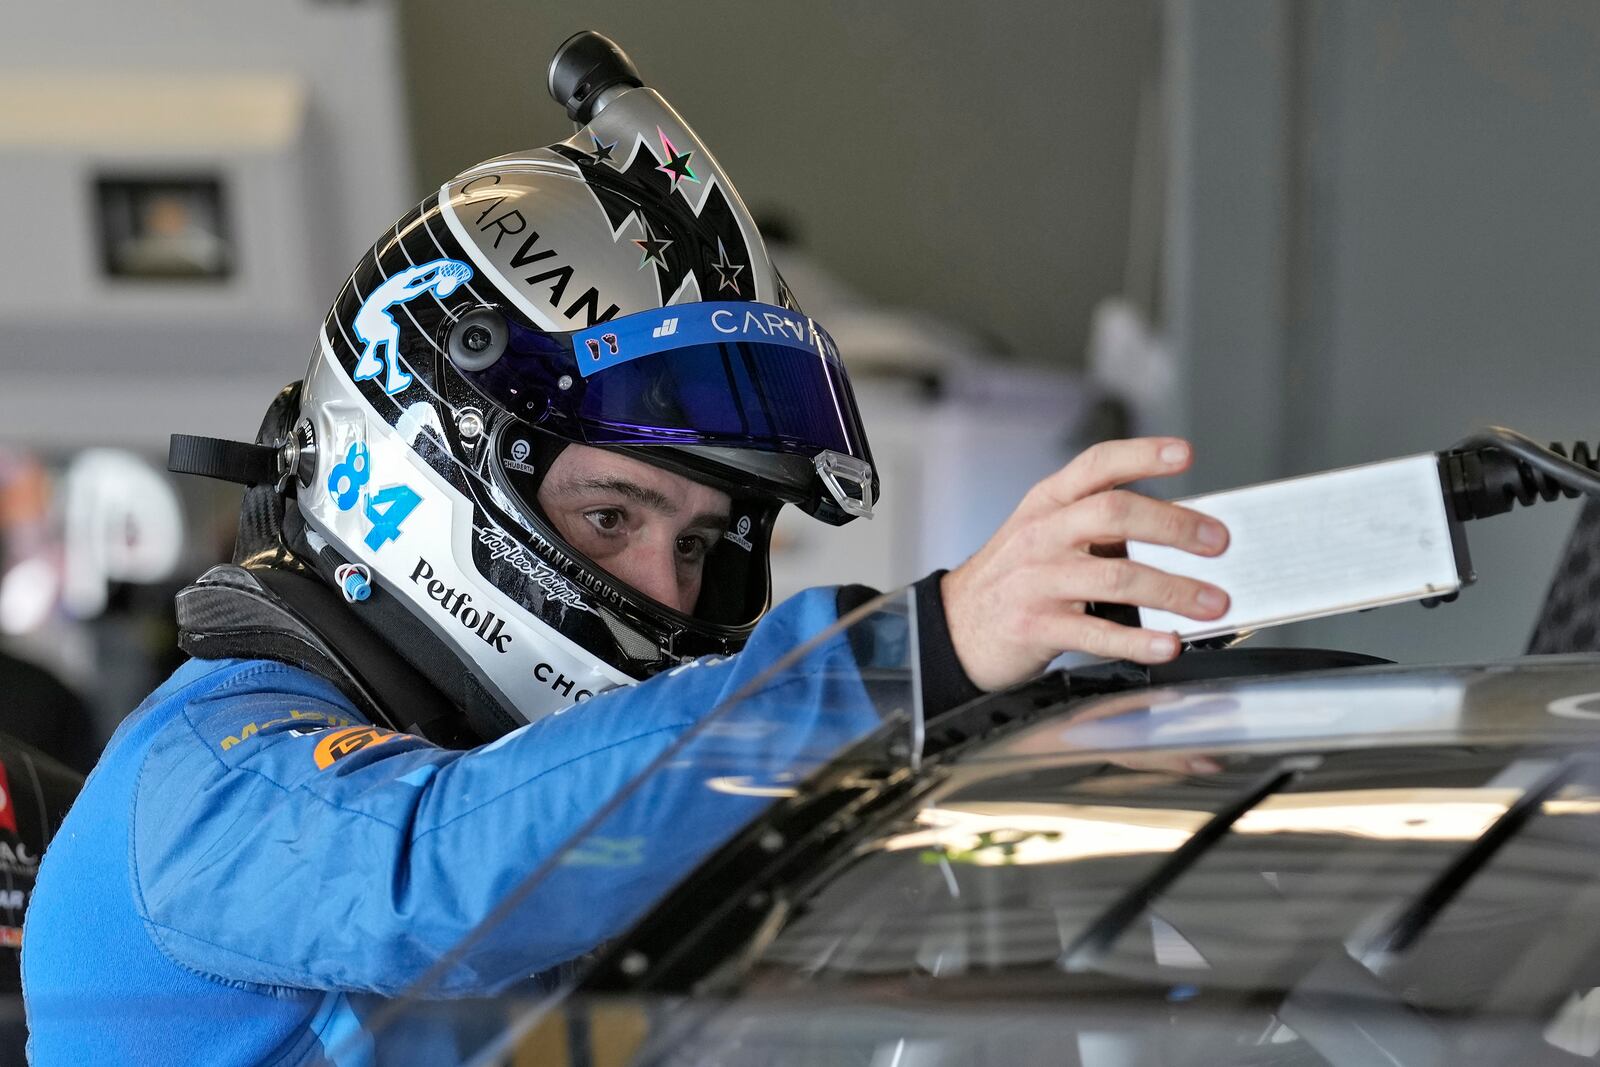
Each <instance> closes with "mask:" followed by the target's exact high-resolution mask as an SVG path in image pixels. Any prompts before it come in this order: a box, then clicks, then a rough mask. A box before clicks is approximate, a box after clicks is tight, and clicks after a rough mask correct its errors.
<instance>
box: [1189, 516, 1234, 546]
mask: <svg viewBox="0 0 1600 1067" xmlns="http://www.w3.org/2000/svg"><path fill="white" fill-rule="evenodd" d="M1195 536H1196V537H1198V538H1199V539H1200V543H1201V544H1202V545H1205V546H1206V547H1207V548H1218V547H1220V546H1221V545H1222V543H1223V542H1224V541H1226V540H1227V539H1228V531H1227V530H1224V529H1223V528H1222V526H1221V524H1220V523H1215V522H1202V523H1201V524H1200V529H1198V530H1197V531H1195Z"/></svg>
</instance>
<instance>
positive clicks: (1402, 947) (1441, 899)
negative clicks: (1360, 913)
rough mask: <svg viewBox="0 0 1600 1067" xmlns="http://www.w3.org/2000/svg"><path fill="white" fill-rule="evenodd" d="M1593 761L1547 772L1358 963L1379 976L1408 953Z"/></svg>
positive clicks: (1578, 756)
mask: <svg viewBox="0 0 1600 1067" xmlns="http://www.w3.org/2000/svg"><path fill="white" fill-rule="evenodd" d="M1596 758H1597V754H1596V753H1593V752H1579V753H1575V754H1573V755H1571V756H1568V757H1567V758H1566V759H1564V760H1562V761H1561V762H1560V763H1558V764H1556V765H1555V766H1554V767H1552V768H1551V769H1550V770H1549V771H1546V772H1545V774H1544V776H1543V777H1541V778H1539V779H1538V780H1537V781H1535V782H1534V783H1533V785H1531V786H1529V787H1528V789H1527V791H1525V792H1524V793H1523V794H1522V795H1521V796H1520V797H1518V798H1517V799H1516V801H1515V802H1514V803H1513V804H1512V805H1511V806H1510V807H1509V808H1507V809H1506V810H1505V811H1504V812H1502V813H1501V815H1500V817H1499V818H1498V819H1496V820H1495V821H1494V822H1493V823H1492V824H1490V826H1489V828H1488V829H1487V830H1485V831H1484V832H1483V833H1482V834H1480V835H1478V839H1477V840H1476V841H1474V842H1473V843H1472V844H1471V845H1470V846H1469V847H1468V848H1467V849H1466V850H1465V851H1464V852H1462V853H1461V854H1460V855H1458V856H1457V857H1456V858H1455V859H1454V860H1452V861H1451V863H1450V865H1449V866H1448V867H1446V868H1445V869H1444V870H1443V871H1440V872H1439V874H1438V875H1437V876H1436V877H1435V878H1434V879H1433V881H1432V882H1430V883H1429V885H1428V888H1426V889H1424V890H1423V891H1422V893H1421V894H1419V895H1418V896H1417V897H1416V899H1414V900H1413V901H1412V902H1411V903H1410V904H1408V905H1406V907H1405V909H1404V910H1402V911H1401V912H1400V914H1399V915H1397V916H1395V918H1394V920H1393V921H1392V922H1390V923H1389V925H1388V926H1387V927H1386V928H1385V929H1384V930H1382V931H1381V932H1380V933H1379V934H1378V935H1377V936H1376V937H1374V938H1373V939H1372V941H1371V942H1369V943H1368V945H1367V947H1366V948H1365V949H1364V950H1362V952H1361V956H1360V958H1361V962H1362V963H1364V964H1366V965H1367V967H1369V968H1370V969H1371V970H1372V971H1373V972H1374V973H1381V972H1382V971H1383V970H1384V969H1385V968H1386V967H1387V966H1388V965H1389V964H1390V963H1391V962H1393V960H1394V958H1395V957H1396V956H1399V955H1400V954H1401V953H1403V952H1405V951H1406V949H1408V948H1410V947H1411V946H1412V944H1413V943H1415V942H1416V940H1417V938H1418V937H1420V936H1422V933H1423V931H1425V930H1426V929H1427V928H1428V926H1429V925H1430V924H1431V923H1432V922H1433V920H1434V919H1435V918H1436V917H1437V916H1438V915H1439V913H1440V912H1441V911H1443V910H1444V908H1445V906H1446V905H1448V904H1449V903H1450V901H1452V900H1454V899H1455V898H1456V896H1457V894H1459V893H1460V892H1461V890H1462V889H1464V888H1466V884H1467V882H1469V881H1470V880H1471V879H1472V877H1473V876H1474V875H1476V874H1477V873H1478V872H1479V871H1480V870H1482V869H1483V868H1484V866H1485V865H1487V864H1488V862H1489V861H1490V860H1492V859H1493V858H1494V857H1495V854H1496V853H1498V852H1499V851H1500V849H1501V848H1502V847H1503V846H1504V845H1505V844H1506V843H1507V842H1508V841H1510V840H1511V838H1512V837H1514V836H1515V835H1516V834H1517V832H1518V831H1520V830H1521V829H1522V827H1523V826H1524V825H1525V824H1526V823H1527V821H1528V820H1529V819H1530V818H1532V817H1533V815H1534V814H1535V813H1536V812H1538V811H1539V809H1540V808H1542V807H1543V806H1544V802H1545V801H1547V800H1549V799H1550V798H1551V797H1552V796H1554V795H1555V793H1556V792H1557V791H1558V790H1559V789H1561V787H1562V786H1564V785H1566V784H1567V783H1568V782H1569V781H1571V780H1572V778H1573V777H1574V776H1575V775H1576V774H1578V773H1579V772H1580V771H1585V772H1587V771H1592V770H1593V769H1594V763H1595V760H1596Z"/></svg>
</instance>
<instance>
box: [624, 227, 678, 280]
mask: <svg viewBox="0 0 1600 1067" xmlns="http://www.w3.org/2000/svg"><path fill="white" fill-rule="evenodd" d="M640 221H644V220H643V217H642V216H641V217H640ZM633 243H634V244H636V245H638V246H639V247H640V248H641V249H643V250H644V258H643V259H641V260H640V261H639V269H640V270H644V268H645V266H646V264H648V263H649V262H650V261H651V260H654V261H655V262H657V263H659V264H661V265H662V266H663V267H665V266H666V265H667V258H666V254H665V253H666V251H667V249H668V248H669V247H671V245H672V242H671V241H663V240H661V239H660V238H658V237H657V236H656V235H655V234H654V233H652V232H651V231H650V224H649V223H648V222H645V224H644V238H643V240H641V239H639V238H634V241H633Z"/></svg>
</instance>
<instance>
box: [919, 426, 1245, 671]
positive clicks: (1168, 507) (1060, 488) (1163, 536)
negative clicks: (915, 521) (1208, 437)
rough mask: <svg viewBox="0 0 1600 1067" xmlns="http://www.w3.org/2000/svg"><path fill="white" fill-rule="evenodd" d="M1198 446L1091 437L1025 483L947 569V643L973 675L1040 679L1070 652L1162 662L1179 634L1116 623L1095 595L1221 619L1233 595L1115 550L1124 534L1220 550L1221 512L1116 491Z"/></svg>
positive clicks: (1170, 470)
mask: <svg viewBox="0 0 1600 1067" xmlns="http://www.w3.org/2000/svg"><path fill="white" fill-rule="evenodd" d="M1192 456H1193V450H1192V449H1190V447H1189V444H1188V442H1186V441H1182V440H1179V439H1178V438H1175V437H1146V438H1139V439H1137V440H1132V441H1107V442H1104V443H1102V444H1098V445H1095V446H1094V447H1093V448H1090V449H1088V450H1087V451H1085V452H1084V453H1083V454H1082V455H1080V456H1078V458H1077V459H1074V460H1073V461H1072V462H1071V463H1069V464H1067V466H1066V467H1064V468H1062V469H1061V470H1059V471H1057V472H1056V473H1055V474H1052V475H1051V476H1050V477H1048V478H1046V479H1045V480H1044V481H1042V482H1040V483H1039V484H1038V485H1036V486H1034V487H1033V488H1032V489H1031V490H1029V491H1028V495H1027V496H1026V497H1024V498H1023V500H1022V503H1021V504H1020V505H1018V507H1017V510H1016V511H1014V512H1012V514H1011V517H1010V518H1009V519H1007V520H1006V521H1005V524H1004V525H1003V526H1001V527H1000V529H999V530H998V531H997V532H996V533H995V535H994V536H993V537H991V538H990V539H989V543H988V544H986V545H984V546H983V548H981V549H979V550H978V552H977V553H976V554H975V555H974V556H973V557H972V558H971V559H969V560H967V561H966V562H965V563H963V564H962V565H961V566H959V567H957V568H956V569H955V570H953V571H951V572H950V573H949V574H946V575H945V576H944V579H943V580H942V582H941V585H940V588H941V590H942V592H943V594H944V610H945V616H946V619H947V621H948V622H949V625H950V641H951V643H952V644H953V645H954V647H955V651H956V657H957V658H958V659H960V660H961V666H962V667H963V668H964V669H965V670H966V672H967V677H969V678H971V679H972V681H973V683H974V684H975V685H977V686H979V687H980V688H983V689H999V688H1002V687H1004V686H1008V685H1011V684H1013V683H1015V682H1020V681H1022V680H1023V679H1025V678H1029V677H1032V676H1033V675H1035V674H1037V673H1038V672H1039V671H1041V670H1043V669H1044V667H1045V665H1046V664H1048V663H1049V662H1050V661H1051V660H1052V659H1054V658H1055V657H1056V656H1058V655H1060V654H1061V653H1063V652H1088V653H1091V654H1093V655H1097V656H1105V657H1107V658H1109V659H1131V660H1136V661H1138V662H1140V663H1163V662H1166V661H1167V660H1170V659H1172V658H1173V657H1174V656H1176V655H1177V654H1178V638H1177V636H1176V635H1174V634H1170V633H1168V634H1164V633H1158V632H1156V631H1154V630H1142V629H1139V628H1137V627H1131V626H1120V625H1118V624H1116V623H1113V622H1110V621H1107V620H1105V619H1099V618H1095V617H1094V616H1092V615H1089V614H1087V613H1086V611H1085V609H1086V607H1087V606H1088V605H1089V604H1091V603H1096V602H1101V603H1115V604H1131V605H1134V606H1136V607H1151V608H1163V609H1165V610H1167V611H1172V612H1176V613H1178V614H1180V615H1186V616H1188V617H1189V618H1192V619H1215V618H1217V617H1219V616H1220V615H1222V614H1223V613H1224V612H1225V611H1227V609H1228V595H1227V594H1226V593H1225V592H1223V591H1222V590H1221V589H1218V588H1217V587H1216V586H1214V585H1209V584H1207V583H1205V582H1198V581H1194V580H1193V579H1189V578H1180V577H1177V576H1176V575H1172V574H1168V573H1166V572H1164V571H1158V570H1156V569H1154V568H1153V567H1147V566H1144V565H1142V564H1139V563H1133V562H1131V561H1129V560H1127V559H1123V558H1118V557H1116V556H1114V555H1104V554H1097V552H1098V553H1105V552H1107V551H1110V552H1117V551H1120V549H1121V547H1122V545H1123V544H1124V542H1127V541H1144V542H1148V543H1150V544H1157V545H1170V546H1172V547H1174V548H1181V549H1184V550H1186V551H1189V552H1193V553H1196V554H1197V555H1202V556H1215V555H1218V554H1219V553H1221V552H1222V551H1223V549H1225V548H1226V547H1227V545H1228V531H1227V529H1226V528H1225V527H1224V526H1223V525H1222V524H1221V523H1219V522H1217V521H1216V520H1214V519H1208V518H1206V517H1205V516H1204V515H1201V514H1200V513H1198V512H1195V511H1190V510H1189V509H1187V508H1181V507H1179V506H1177V505H1176V504H1169V503H1165V502H1163V501H1159V500H1153V499H1151V498H1150V497H1146V496H1141V495H1139V494H1138V493H1132V492H1128V491H1127V490H1123V489H1117V488H1116V487H1117V486H1119V485H1123V484H1125V483H1127V482H1133V481H1137V480H1139V479H1140V478H1154V477H1161V476H1165V475H1170V474H1178V473H1180V472H1182V471H1184V470H1187V469H1188V467H1189V462H1190V460H1191V459H1192Z"/></svg>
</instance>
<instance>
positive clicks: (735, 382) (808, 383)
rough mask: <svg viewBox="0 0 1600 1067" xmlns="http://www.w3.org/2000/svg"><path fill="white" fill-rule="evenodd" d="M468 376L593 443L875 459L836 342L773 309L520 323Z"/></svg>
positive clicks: (709, 307) (736, 305)
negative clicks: (490, 360)
mask: <svg viewBox="0 0 1600 1067" xmlns="http://www.w3.org/2000/svg"><path fill="white" fill-rule="evenodd" d="M466 376H467V377H468V378H469V379H470V380H471V381H472V382H473V383H474V384H475V385H476V386H477V387H478V388H480V389H482V390H484V391H485V392H486V393H487V394H489V395H490V396H492V397H494V398H495V399H496V400H498V401H500V402H501V403H502V404H504V405H505V406H506V407H507V408H508V409H509V410H512V411H514V412H516V413H517V414H518V415H520V416H521V417H522V418H525V419H527V420H528V421H530V422H533V423H535V424H547V425H548V426H549V428H550V429H552V430H553V431H555V432H557V433H559V434H561V435H562V436H564V437H567V438H568V439H571V440H577V441H582V442H585V443H588V444H595V445H678V446H715V447H728V448H757V449H761V450H763V451H776V452H789V453H796V454H800V455H806V456H815V455H817V454H818V453H821V452H823V451H831V452H834V453H838V454H841V455H844V456H850V457H855V458H858V459H862V460H866V459H868V458H869V456H868V452H867V446H866V440H865V435H864V434H863V432H862V428H861V420H860V416H859V414H858V413H857V411H856V404H855V398H854V396H853V394H852V392H851V390H850V384H849V381H848V379H847V378H846V376H845V372H844V368H843V366H842V365H841V364H840V361H839V353H838V349H837V348H836V347H835V346H834V343H833V339H832V338H831V337H829V336H828V333H827V331H826V330H824V329H823V328H822V327H821V326H819V325H817V324H816V323H815V322H814V321H812V320H811V319H810V318H808V317H806V316H805V315H803V314H801V313H798V312H794V311H790V310H787V309H785V308H781V307H776V306H774V305H771V304H759V303H754V302H752V301H706V302H702V303H695V304H678V305H674V306H672V307H666V308H655V309H651V310H649V311H642V312H638V313H636V314H633V315H628V316H624V317H622V318H618V319H614V320H612V321H610V322H606V323H602V324H600V325H598V326H593V327H590V328H589V329H586V330H578V331H575V332H572V333H565V334H547V333H544V332H542V331H538V330H533V329H529V328H527V327H523V326H520V325H519V324H518V323H516V322H513V323H512V324H511V336H510V343H509V345H508V347H507V351H506V354H505V355H504V357H502V358H501V359H499V360H498V361H497V362H495V364H494V365H493V366H490V367H488V368H487V369H485V370H483V371H479V372H473V373H468V374H467V375H466Z"/></svg>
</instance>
